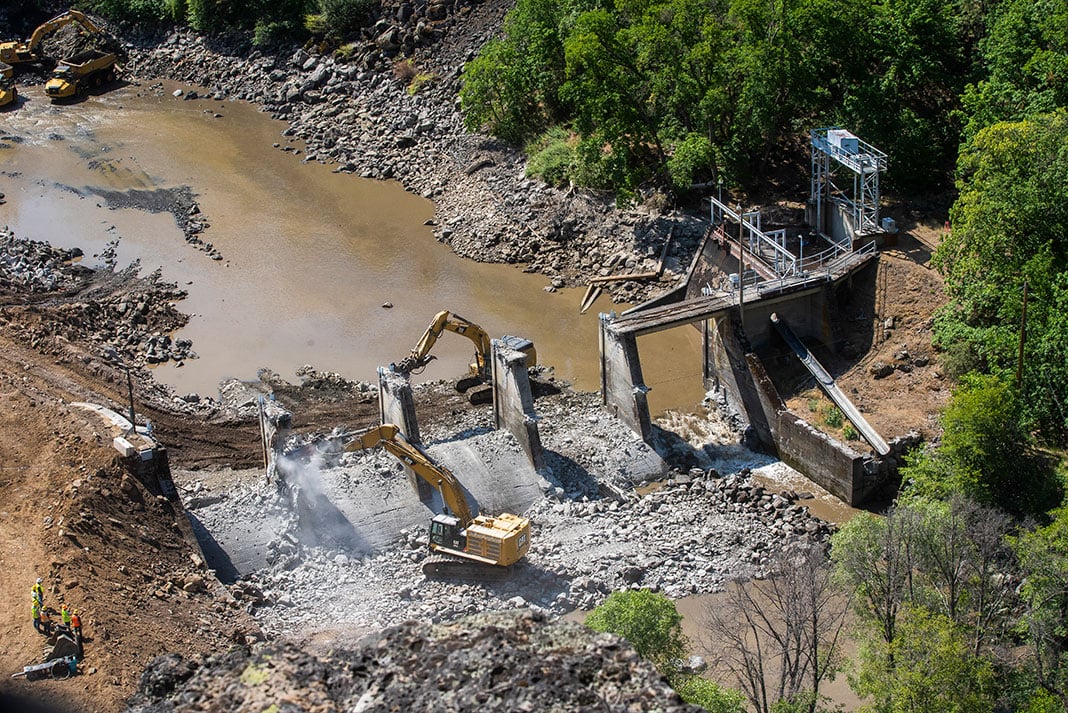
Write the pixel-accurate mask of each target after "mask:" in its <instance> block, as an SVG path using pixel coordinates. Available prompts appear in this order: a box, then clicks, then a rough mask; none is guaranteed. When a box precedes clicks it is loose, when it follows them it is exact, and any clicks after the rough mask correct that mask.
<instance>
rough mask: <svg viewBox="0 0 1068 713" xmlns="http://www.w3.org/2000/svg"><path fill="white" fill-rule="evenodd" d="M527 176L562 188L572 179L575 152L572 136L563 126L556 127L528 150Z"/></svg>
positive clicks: (539, 138) (530, 145)
mask: <svg viewBox="0 0 1068 713" xmlns="http://www.w3.org/2000/svg"><path fill="white" fill-rule="evenodd" d="M526 152H527V156H528V157H529V159H528V161H527V176H531V177H536V178H540V179H541V180H543V181H545V182H546V183H548V184H550V185H554V186H560V185H563V184H565V183H567V182H568V181H569V180H570V178H571V167H572V165H573V163H574V159H575V152H574V149H573V148H572V146H571V134H570V132H568V130H567V129H565V128H564V127H562V126H554V127H553V128H551V129H549V130H548V131H546V132H545V133H544V134H542V135H541V136H540V137H538V138H537V139H536V140H535V141H532V142H531V143H530V144H528V145H527V148H526Z"/></svg>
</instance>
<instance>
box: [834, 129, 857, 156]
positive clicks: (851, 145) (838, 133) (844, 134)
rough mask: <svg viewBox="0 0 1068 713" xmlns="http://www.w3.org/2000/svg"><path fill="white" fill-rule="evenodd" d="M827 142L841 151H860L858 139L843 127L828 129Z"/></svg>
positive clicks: (853, 152)
mask: <svg viewBox="0 0 1068 713" xmlns="http://www.w3.org/2000/svg"><path fill="white" fill-rule="evenodd" d="M827 142H828V143H829V144H830V145H831V146H834V147H835V148H837V149H838V150H840V151H842V152H843V153H848V154H855V153H860V139H858V138H857V137H856V136H854V135H853V134H851V133H850V132H848V131H846V130H845V129H828V130H827Z"/></svg>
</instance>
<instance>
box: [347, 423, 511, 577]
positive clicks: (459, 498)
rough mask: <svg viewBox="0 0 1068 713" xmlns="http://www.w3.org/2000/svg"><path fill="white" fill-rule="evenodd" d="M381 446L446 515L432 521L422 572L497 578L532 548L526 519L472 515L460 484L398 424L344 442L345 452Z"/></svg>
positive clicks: (436, 517) (442, 575)
mask: <svg viewBox="0 0 1068 713" xmlns="http://www.w3.org/2000/svg"><path fill="white" fill-rule="evenodd" d="M379 445H380V446H382V448H384V449H385V450H386V451H387V452H388V453H390V454H391V455H393V456H394V457H396V458H397V460H399V461H401V462H402V463H404V464H405V465H406V466H408V467H409V468H410V469H411V470H412V471H413V472H414V473H415V474H416V475H418V476H419V477H420V478H422V479H423V480H424V481H426V482H427V483H429V484H430V485H431V486H432V487H434V488H436V489H437V490H438V492H440V493H441V499H442V502H444V503H445V512H443V513H441V514H439V515H435V516H434V517H433V519H431V521H430V550H431V552H433V553H434V554H433V555H431V556H430V557H428V558H426V560H424V562H423V574H425V575H426V576H428V577H457V576H459V577H467V578H476V579H500V578H502V577H506V576H507V575H508V574H509V572H510V570H508V569H507V568H508V567H510V566H511V565H513V564H515V563H516V562H518V561H519V560H521V559H522V558H523V556H524V555H525V554H526V553H527V550H528V549H530V519H529V518H525V517H522V516H520V515H512V514H510V513H505V514H503V515H496V516H492V515H482V514H474V515H472V513H471V508H470V506H469V505H468V504H467V496H465V495H464V489H463V486H462V485H460V482H459V481H458V480H457V479H456V476H454V475H453V474H452V471H450V470H449V469H448V468H446V467H445V466H443V465H439V464H438V463H436V462H435V461H434V459H433V458H431V457H430V455H429V454H427V453H426V452H425V451H424V450H423V449H422V448H420V447H419V446H418V445H416V444H414V443H412V442H411V441H409V440H408V439H407V438H406V437H405V436H404V434H403V433H402V432H401V430H400V429H399V428H398V427H397V426H395V425H393V424H391V423H384V424H382V425H381V426H376V427H375V428H371V429H369V430H367V431H363V432H361V433H359V434H357V435H356V436H355V437H354V438H352V440H349V441H347V442H346V443H345V445H344V450H345V451H346V452H352V451H360V450H365V449H368V448H374V447H375V446H379Z"/></svg>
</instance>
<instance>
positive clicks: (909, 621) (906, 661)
mask: <svg viewBox="0 0 1068 713" xmlns="http://www.w3.org/2000/svg"><path fill="white" fill-rule="evenodd" d="M860 660H861V663H860V668H859V675H858V676H857V677H856V679H855V688H856V690H857V692H858V693H859V694H861V695H862V696H865V697H869V698H871V699H872V705H871V710H872V711H877V712H878V713H928V712H929V711H938V712H939V713H989V711H991V710H993V709H994V700H995V696H994V667H993V666H992V664H991V663H990V661H988V660H987V659H986V658H985V657H982V656H975V655H974V654H973V653H972V651H971V650H970V647H969V644H968V641H967V637H966V636H964V634H963V633H962V632H961V630H960V628H959V627H957V626H956V625H955V624H954V623H953V621H952V620H950V619H949V617H946V616H943V615H941V614H937V613H932V612H930V611H928V610H926V609H924V608H922V607H912V606H906V607H905V608H904V609H902V611H901V616H900V618H899V625H898V631H897V635H896V636H895V638H894V641H893V642H892V643H890V644H889V645H888V644H887V643H886V642H885V641H879V640H871V641H869V642H866V643H865V645H863V646H862V647H861V652H860Z"/></svg>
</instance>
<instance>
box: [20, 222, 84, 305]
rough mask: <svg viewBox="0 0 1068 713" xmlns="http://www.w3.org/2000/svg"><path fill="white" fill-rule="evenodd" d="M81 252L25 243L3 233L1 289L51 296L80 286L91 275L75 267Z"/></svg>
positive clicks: (31, 242)
mask: <svg viewBox="0 0 1068 713" xmlns="http://www.w3.org/2000/svg"><path fill="white" fill-rule="evenodd" d="M81 256H82V251H81V250H78V249H77V248H76V249H74V250H60V249H58V248H54V247H52V246H51V245H49V244H48V243H45V242H40V241H36V240H23V239H20V238H18V237H16V236H15V234H14V233H13V232H12V231H10V230H7V229H0V289H3V290H5V291H12V292H22V293H25V292H30V293H38V292H52V291H54V290H63V289H67V288H69V287H71V286H72V285H75V284H77V283H79V282H80V281H81V280H83V279H84V278H85V277H86V275H88V274H90V273H91V271H90V270H89V269H88V268H84V267H79V266H75V265H73V264H72V261H73V260H76V259H77V258H80V257H81Z"/></svg>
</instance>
